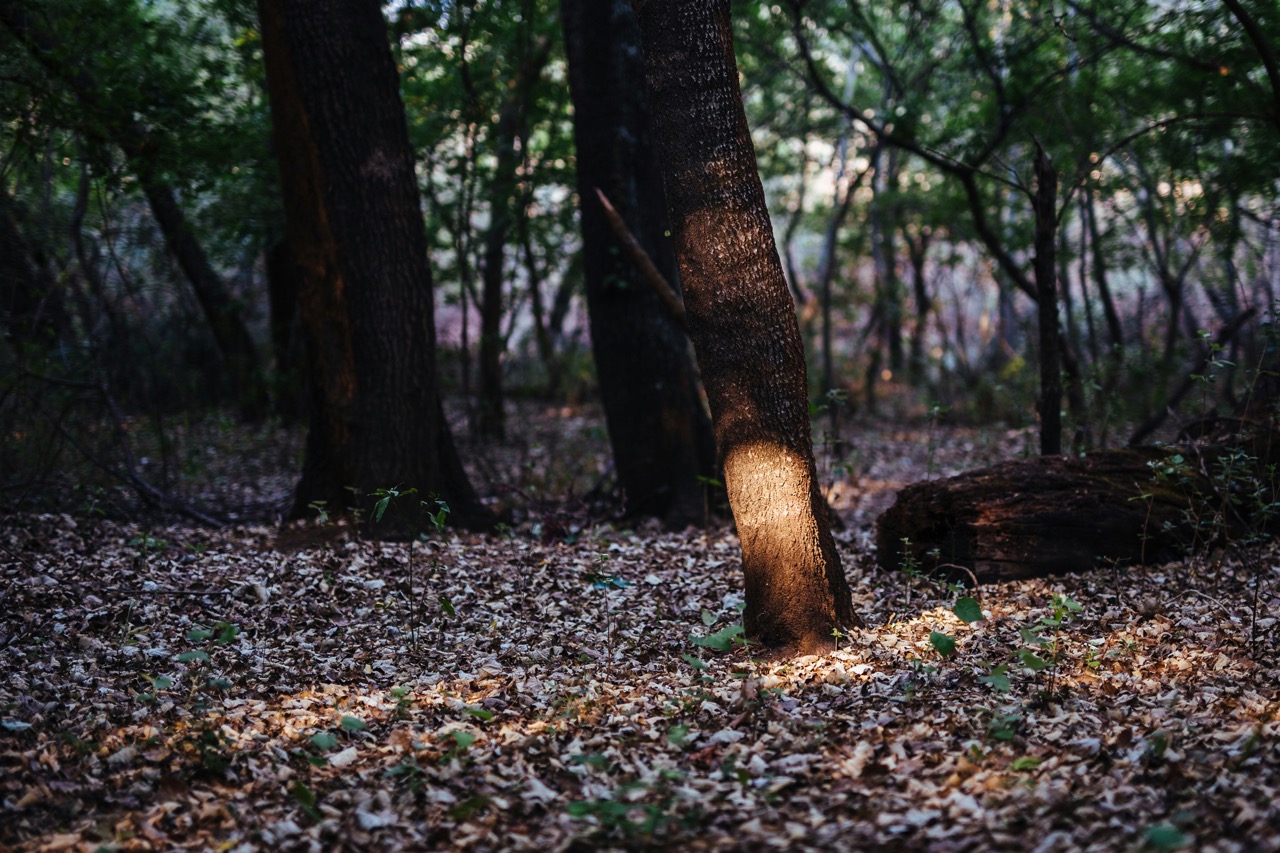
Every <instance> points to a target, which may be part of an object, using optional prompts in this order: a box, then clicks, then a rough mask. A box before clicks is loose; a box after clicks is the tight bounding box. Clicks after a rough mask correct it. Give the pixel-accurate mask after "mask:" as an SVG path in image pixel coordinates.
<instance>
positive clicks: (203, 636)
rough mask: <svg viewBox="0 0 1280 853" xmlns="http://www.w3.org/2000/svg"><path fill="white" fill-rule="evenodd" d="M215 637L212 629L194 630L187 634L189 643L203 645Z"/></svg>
mask: <svg viewBox="0 0 1280 853" xmlns="http://www.w3.org/2000/svg"><path fill="white" fill-rule="evenodd" d="M212 636H213V629H212V628H192V629H191V630H190V631H188V632H187V642H188V643H203V642H204V641H205V640H207V639H209V638H210V637H212Z"/></svg>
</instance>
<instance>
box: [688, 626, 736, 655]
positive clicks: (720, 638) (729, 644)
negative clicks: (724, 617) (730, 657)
mask: <svg viewBox="0 0 1280 853" xmlns="http://www.w3.org/2000/svg"><path fill="white" fill-rule="evenodd" d="M741 637H742V626H741V625H729V626H728V627H725V628H721V629H720V630H719V631H716V632H715V633H714V634H708V635H707V636H705V637H693V636H691V637H689V641H690V642H692V643H693V644H694V645H695V646H706V647H707V648H709V649H714V650H715V651H717V652H727V651H729V649H731V648H733V643H734V641H735V640H738V639H739V638H741Z"/></svg>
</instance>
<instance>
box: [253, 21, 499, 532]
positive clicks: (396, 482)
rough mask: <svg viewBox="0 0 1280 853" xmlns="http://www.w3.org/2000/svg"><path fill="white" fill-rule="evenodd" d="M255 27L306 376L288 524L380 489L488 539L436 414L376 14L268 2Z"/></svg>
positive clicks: (401, 155)
mask: <svg viewBox="0 0 1280 853" xmlns="http://www.w3.org/2000/svg"><path fill="white" fill-rule="evenodd" d="M259 14H260V17H261V22H262V33H263V49H264V54H265V59H266V68H267V84H268V91H269V94H270V97H271V114H272V123H273V125H274V129H275V135H276V145H277V151H278V152H279V154H280V172H281V184H282V187H283V191H284V206H285V224H286V233H287V239H288V243H289V248H290V250H291V251H292V253H293V256H294V258H295V260H296V262H297V264H298V267H299V270H300V275H301V282H300V288H299V291H300V292H299V308H300V315H301V318H302V326H303V334H304V336H305V338H306V344H307V356H308V366H309V371H310V378H311V430H310V433H309V434H308V437H307V447H306V459H305V461H304V463H303V472H302V480H301V482H300V483H299V484H298V489H297V492H296V494H295V497H294V505H293V510H292V513H291V514H292V516H294V517H299V516H302V515H304V514H306V513H307V512H308V507H309V506H310V505H311V504H313V503H314V502H317V501H324V502H325V504H326V506H327V508H328V509H329V510H330V511H334V510H340V509H343V508H345V507H348V506H350V505H351V504H352V503H354V504H355V505H356V506H357V507H360V508H363V509H366V510H367V509H368V508H369V506H370V505H371V503H372V501H371V499H370V493H371V492H372V491H373V490H375V489H378V488H394V487H400V488H401V489H406V488H410V487H413V488H417V489H418V490H419V495H420V496H421V497H424V498H425V497H427V496H428V495H430V494H431V493H436V494H438V495H439V496H440V497H441V498H443V499H444V500H446V501H448V503H449V506H450V508H451V510H452V514H451V515H450V521H457V522H459V523H462V524H463V525H466V526H473V527H476V526H483V525H485V524H487V523H488V522H489V521H490V518H489V514H488V512H487V511H486V510H485V508H484V507H483V506H482V505H481V504H480V503H479V501H478V500H477V499H476V496H475V493H474V492H473V491H472V489H471V486H470V484H469V482H468V480H467V477H466V474H465V472H464V471H463V468H462V464H461V462H460V460H459V458H458V454H457V452H456V450H455V449H454V445H453V441H452V438H451V436H450V434H449V430H448V427H447V425H446V423H445V420H444V415H443V412H442V409H441V405H440V397H439V388H438V384H437V380H436V363H435V328H434V323H433V319H432V296H431V273H430V269H429V268H428V266H427V240H426V231H425V228H424V227H423V221H422V213H421V210H420V204H419V198H418V190H417V183H416V180H415V177H414V161H413V151H412V149H411V148H410V146H409V137H408V130H407V127H406V124H405V116H404V106H403V104H402V103H401V100H400V95H399V79H398V77H397V74H396V69H395V65H394V64H393V62H392V58H391V50H390V46H389V45H388V42H387V33H386V25H385V23H384V21H383V19H382V15H381V12H380V11H379V7H378V4H377V3H376V2H375V0H364V2H358V3H355V2H344V0H323V2H320V0H261V2H260V3H259ZM414 506H415V507H416V506H417V500H416V499H415V500H414ZM419 522H420V518H414V517H413V516H412V515H411V516H410V517H409V519H408V520H407V521H406V522H405V525H406V526H407V527H408V528H410V530H409V532H411V530H412V527H414V526H416V525H417V524H418V523H419ZM374 532H375V533H376V532H378V530H376V529H375V530H374ZM397 532H405V531H403V530H401V531H397Z"/></svg>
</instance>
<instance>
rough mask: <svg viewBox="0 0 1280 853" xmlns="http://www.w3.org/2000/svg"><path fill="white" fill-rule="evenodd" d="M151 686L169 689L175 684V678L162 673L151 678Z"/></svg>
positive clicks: (157, 688)
mask: <svg viewBox="0 0 1280 853" xmlns="http://www.w3.org/2000/svg"><path fill="white" fill-rule="evenodd" d="M151 686H152V687H153V688H155V689H156V690H168V689H169V688H170V687H172V686H173V679H172V678H170V677H169V676H167V675H161V676H158V677H156V678H153V679H152V680H151Z"/></svg>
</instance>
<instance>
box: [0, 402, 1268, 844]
mask: <svg viewBox="0 0 1280 853" xmlns="http://www.w3.org/2000/svg"><path fill="white" fill-rule="evenodd" d="M520 420H521V422H523V423H524V424H525V425H526V426H527V427H528V428H529V431H528V433H527V434H526V436H525V437H524V438H523V439H522V440H521V441H519V442H512V443H511V444H510V445H508V446H506V447H505V448H504V449H503V450H502V451H501V452H487V453H485V454H483V456H481V455H479V454H476V455H475V456H476V458H473V459H472V460H471V461H472V462H473V463H474V464H475V473H476V477H477V479H478V481H480V483H481V484H482V487H484V488H488V489H489V490H490V491H502V492H503V493H504V495H505V497H504V500H508V501H509V502H511V504H512V505H513V506H517V507H518V508H520V509H521V515H520V516H518V518H517V522H516V523H515V524H513V526H512V527H511V528H510V529H506V530H504V531H502V533H500V534H496V535H490V536H473V535H469V534H466V533H463V532H459V531H452V530H448V531H446V533H445V534H444V535H443V536H436V537H434V538H432V539H430V540H429V541H426V542H419V543H415V544H409V543H404V542H401V543H381V542H375V541H369V540H366V539H362V538H360V537H358V536H355V535H353V533H352V531H351V529H350V528H346V527H343V526H340V525H335V524H332V523H330V524H328V525H323V526H321V525H317V524H311V525H307V526H304V527H294V528H290V529H289V531H288V532H287V534H286V535H284V536H281V535H280V532H279V530H278V529H277V528H275V527H273V526H265V525H263V526H241V527H232V528H226V529H221V530H215V529H210V528H202V527H196V526H191V525H180V524H174V523H173V522H172V521H171V520H170V521H163V520H158V519H150V520H146V519H140V520H135V521H123V520H106V519H101V518H97V519H95V518H94V517H92V516H91V515H78V516H76V517H74V518H73V517H72V515H64V514H46V515H34V514H23V515H9V516H6V517H0V848H5V849H10V848H11V849H17V850H98V849H106V850H114V849H120V850H135V849H138V850H141V849H173V848H189V849H200V850H237V851H238V850H246V851H247V850H254V849H260V848H278V849H283V850H294V849H299V850H306V849H311V850H336V849H349V850H367V849H411V850H426V849H453V848H464V849H477V850H497V849H504V850H505V849H540V850H563V849H598V848H611V847H616V848H624V849H634V848H645V847H653V848H671V849H693V850H703V849H707V850H710V849H717V850H718V849H745V850H754V849H763V848H771V847H782V848H786V847H793V848H796V849H806V848H807V849H844V850H861V849H886V848H890V849H928V850H987V849H1010V850H1015V849H1016V850H1043V851H1050V850H1074V849H1099V850H1135V849H1144V848H1145V849H1156V850H1164V849H1174V848H1177V847H1182V846H1190V847H1194V848H1197V849H1216V850H1263V849H1278V848H1280V644H1278V642H1277V636H1278V632H1277V625H1276V615H1277V614H1278V613H1280V553H1278V552H1277V550H1276V549H1275V548H1274V547H1271V546H1263V547H1258V548H1253V549H1244V550H1239V549H1231V550H1230V551H1228V552H1226V553H1217V554H1210V555H1206V556H1204V557H1202V558H1197V559H1195V560H1192V561H1190V562H1187V563H1182V564H1176V565H1163V566H1155V567H1144V568H1133V569H1127V570H1125V569H1104V570H1100V571H1098V572H1095V573H1092V574H1087V575H1076V576H1068V577H1061V578H1055V579H1049V580H1039V581H1024V582H1018V583H1013V584H1008V585H1002V586H983V587H981V588H979V589H958V588H956V587H954V586H948V585H946V584H942V583H939V582H936V581H932V580H929V579H927V578H924V577H920V576H916V575H914V574H911V573H893V574H890V573H886V572H884V571H882V570H880V569H878V568H877V567H876V566H875V561H874V553H873V549H872V546H871V539H872V536H871V533H872V524H873V522H874V518H875V515H876V514H877V513H878V512H879V511H881V510H883V509H884V508H886V507H887V506H888V505H889V504H890V503H891V502H892V493H893V490H894V489H896V488H899V487H901V486H902V485H904V484H906V483H908V482H912V481H915V480H919V479H925V478H926V477H937V476H945V475H948V474H952V473H957V472H959V471H961V470H964V469H967V468H971V467H974V466H977V465H981V464H986V463H989V462H992V461H996V460H999V459H1004V458H1009V457H1011V456H1019V455H1022V454H1023V453H1025V447H1026V446H1027V444H1028V443H1029V442H1030V437H1029V436H1027V435H1026V434H1024V433H1022V432H1019V431H1012V432H996V431H992V430H985V431H978V430H966V429H960V428H943V427H937V426H934V427H931V426H930V425H928V424H921V425H919V426H918V427H910V428H906V427H904V428H902V429H883V428H882V429H872V428H862V427H858V428H855V429H850V430H849V435H850V437H855V436H856V445H855V446H854V448H853V450H852V451H851V452H850V453H849V454H846V455H844V457H843V458H841V459H840V460H839V464H838V465H837V464H833V463H832V460H831V459H830V458H829V457H830V454H828V453H825V452H824V454H823V456H824V459H823V463H822V464H823V469H824V477H825V478H826V480H827V482H828V483H829V484H830V485H831V486H832V490H833V491H832V498H831V499H832V503H833V504H834V505H835V506H836V507H837V509H838V510H839V512H840V515H841V517H842V519H843V520H844V522H845V527H844V529H843V530H841V531H840V532H839V533H838V539H839V542H840V548H841V553H842V557H843V559H844V564H845V569H846V572H847V573H848V575H849V578H850V581H851V584H852V586H853V589H854V596H855V609H856V610H857V611H858V612H859V613H860V614H861V615H862V616H863V617H864V618H865V620H866V623H867V625H868V627H867V628H866V629H863V630H855V631H852V632H851V633H850V634H849V635H848V636H842V637H840V638H838V650H837V651H835V652H833V653H830V654H827V655H822V656H811V657H801V658H796V659H789V660H769V659H768V658H767V657H766V656H764V655H763V654H761V650H759V649H756V648H753V647H751V646H743V645H742V644H740V643H738V642H735V641H734V636H735V631H734V629H733V626H734V625H735V623H736V622H737V621H738V620H739V618H740V617H739V605H740V602H741V587H742V578H741V574H740V568H739V561H738V545H737V541H736V539H735V537H734V536H733V534H732V533H731V532H730V531H729V530H728V529H727V527H726V526H724V525H722V526H720V527H716V528H713V529H710V530H706V531H700V530H688V531H684V532H667V531H663V530H661V529H660V528H657V527H654V526H646V525H641V526H639V527H625V526H621V525H618V524H608V523H598V522H592V523H589V519H588V516H587V515H586V514H584V513H582V512H580V511H579V510H577V509H576V508H575V505H574V504H573V503H571V502H567V501H565V500H564V496H565V495H568V494H574V495H582V494H584V493H586V492H587V491H589V490H590V489H591V487H592V486H593V485H594V484H595V483H596V482H597V481H599V479H600V477H601V471H602V466H603V464H604V462H603V460H604V459H605V457H606V453H605V451H606V447H605V444H604V441H603V439H604V433H603V430H602V428H601V427H600V424H599V421H598V419H597V418H595V417H594V416H592V415H591V413H590V412H586V413H584V412H582V411H579V410H576V409H565V410H546V411H542V410H535V409H532V408H531V409H530V410H529V411H528V412H525V413H524V414H523V415H522V416H521V419H520ZM224 438H225V440H226V441H233V440H234V434H231V435H230V436H229V437H225V436H224ZM257 438H260V436H258V437H257ZM277 438H278V439H279V440H278V441H277V442H276V443H275V444H273V445H272V446H271V447H270V449H269V450H268V451H266V456H267V457H269V458H270V459H269V461H267V462H262V461H261V459H262V458H263V454H262V453H259V456H257V457H252V459H257V460H258V461H257V462H253V461H252V459H251V458H250V457H251V456H252V454H249V453H247V452H241V453H239V455H238V456H237V454H234V453H225V452H224V453H221V454H220V453H217V452H213V453H210V454H208V455H207V458H205V463H207V464H206V465H205V468H204V469H202V472H201V475H202V476H203V477H204V478H205V481H206V482H208V483H213V484H215V485H214V486H212V487H208V488H212V489H213V491H214V494H213V496H212V499H213V500H214V501H215V502H216V499H217V498H218V497H219V496H226V495H228V494H233V495H236V496H237V499H244V500H249V501H252V500H254V499H257V500H259V502H264V501H265V502H269V501H270V500H273V499H274V500H278V499H279V497H280V495H279V494H275V496H274V497H273V496H272V495H273V494H274V493H272V492H271V490H273V489H274V490H276V491H279V490H280V489H281V488H284V489H287V484H288V481H289V470H288V468H287V465H288V464H292V463H294V462H296V450H297V445H296V438H289V437H288V436H284V437H277ZM203 440H204V439H203V438H201V439H200V441H203ZM255 440H256V439H255ZM191 441H192V442H193V444H196V445H198V444H199V441H196V439H195V438H192V440H191ZM193 452H195V451H194V450H193ZM200 452H201V453H203V451H200ZM196 455H199V453H197V454H196ZM224 457H225V458H224ZM201 458H204V457H201ZM270 460H274V463H273V462H271V461H270ZM276 463H278V464H276ZM249 465H258V466H259V468H260V470H259V468H247V467H246V466H249ZM273 465H274V467H273ZM220 466H221V467H220ZM246 471H252V472H253V473H250V474H246V473H245V472H246ZM255 478H256V479H255ZM246 483H249V485H246ZM253 484H257V486H256V487H255V486H254V485H253ZM500 486H501V488H499V487H500ZM255 488H257V489H258V490H259V491H260V492H261V494H258V495H256V497H255V494H254V489H255ZM219 489H221V490H222V491H221V492H219V491H218V490H219ZM961 598H973V599H976V601H977V602H978V604H979V606H980V608H981V611H982V615H983V617H984V618H983V619H981V620H977V621H972V622H965V621H962V620H961V619H959V618H958V617H957V616H956V614H955V612H954V610H953V608H954V607H955V605H956V604H957V602H958V601H959V600H960V599H961ZM966 615H968V616H969V617H970V618H972V615H973V614H972V613H971V612H970V613H967V614H966ZM943 635H945V637H944V636H943ZM948 640H950V641H953V642H954V650H953V651H951V652H950V653H949V654H947V655H945V656H944V655H943V654H942V651H940V649H941V650H943V651H945V650H947V648H948V646H949V642H948Z"/></svg>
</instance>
